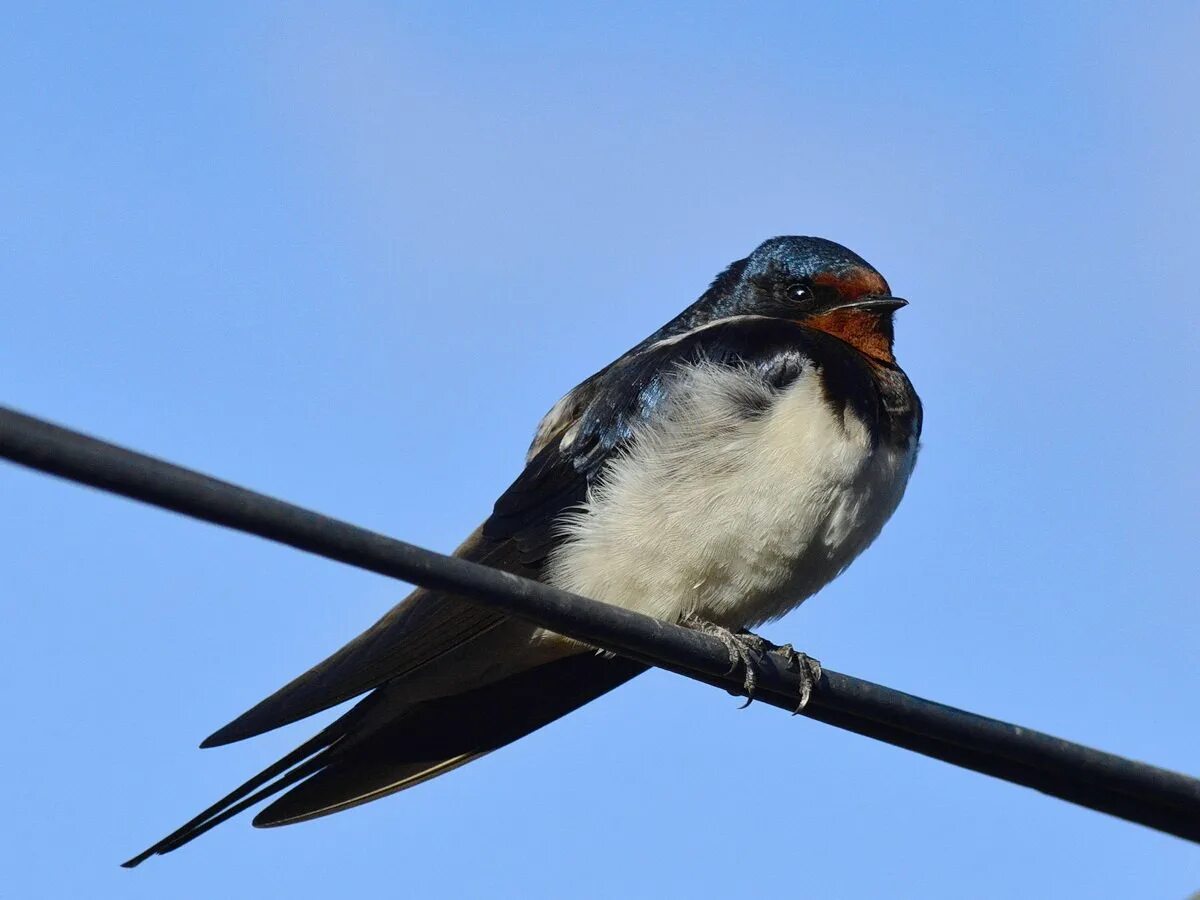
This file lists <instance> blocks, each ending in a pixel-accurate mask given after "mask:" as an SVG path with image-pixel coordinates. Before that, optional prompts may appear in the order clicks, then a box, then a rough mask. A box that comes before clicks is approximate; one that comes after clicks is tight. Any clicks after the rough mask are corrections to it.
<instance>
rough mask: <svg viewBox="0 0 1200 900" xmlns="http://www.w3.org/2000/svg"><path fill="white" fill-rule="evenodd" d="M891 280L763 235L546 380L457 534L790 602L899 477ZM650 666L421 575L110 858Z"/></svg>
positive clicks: (454, 756)
mask: <svg viewBox="0 0 1200 900" xmlns="http://www.w3.org/2000/svg"><path fill="white" fill-rule="evenodd" d="M905 303H906V301H904V300H901V299H900V298H898V297H894V296H892V293H891V290H890V289H889V288H888V284H887V282H886V281H885V280H884V279H883V277H882V276H881V275H880V274H879V273H878V272H877V271H876V270H875V269H874V268H872V267H871V266H870V265H869V264H868V263H867V262H866V261H865V260H863V259H862V258H861V257H859V256H858V255H856V254H854V253H852V252H851V251H850V250H847V249H846V248H845V247H842V246H840V245H839V244H835V243H833V242H831V241H827V240H823V239H821V238H813V237H777V238H772V239H771V240H768V241H766V242H764V243H763V244H761V245H760V246H759V247H758V248H757V249H755V250H754V252H753V253H751V254H750V255H749V256H747V257H746V258H745V259H741V260H738V261H737V262H735V263H733V264H732V265H730V266H729V267H728V268H727V269H725V270H724V271H723V272H722V273H721V274H720V275H718V276H717V278H716V280H715V281H713V283H712V284H711V286H710V287H709V288H708V290H706V291H705V292H704V293H703V294H702V295H701V297H700V299H698V300H697V301H696V302H695V303H693V304H692V305H691V306H689V307H688V308H687V309H685V310H684V311H683V312H682V313H680V314H679V315H678V316H676V317H675V318H674V319H672V320H671V321H670V322H668V323H667V324H666V325H664V326H663V327H662V328H660V329H659V330H658V331H656V332H654V334H652V335H650V336H649V337H648V338H646V339H645V340H644V341H642V342H641V343H640V344H638V345H637V346H635V347H634V348H633V349H631V350H630V351H628V352H627V353H625V354H624V355H622V356H621V357H619V358H618V359H617V360H616V361H615V362H613V363H611V364H610V365H608V366H606V367H605V368H603V369H601V370H600V371H599V372H597V373H596V374H595V375H592V376H591V377H590V378H588V379H586V380H585V381H584V382H582V383H581V384H580V385H579V386H578V387H576V388H575V389H574V390H572V391H570V392H569V393H568V394H566V396H564V397H563V398H562V399H561V400H559V401H558V402H557V403H556V404H554V406H553V407H552V408H551V409H550V411H549V412H548V413H547V414H546V416H545V418H543V419H542V421H541V423H540V424H539V425H538V427H537V432H536V434H535V436H534V439H533V444H532V446H531V447H530V448H529V452H528V455H527V457H526V465H525V468H524V470H523V471H522V472H521V474H520V475H519V476H518V477H517V479H516V481H514V482H513V484H512V486H511V487H509V488H508V490H506V491H505V492H504V493H503V494H502V495H501V497H500V499H499V500H497V501H496V504H495V508H494V511H493V512H492V514H491V516H490V517H489V518H488V519H487V521H486V522H484V523H483V525H482V526H480V527H479V528H478V529H477V530H476V531H475V532H474V534H472V535H471V536H470V537H469V538H467V540H466V541H465V542H464V543H463V544H462V546H461V547H459V548H458V550H457V551H456V554H457V555H458V556H460V557H463V558H464V559H469V560H472V561H474V562H478V563H482V564H484V565H488V566H493V567H496V568H499V569H503V570H506V571H508V572H513V573H516V574H517V575H521V576H524V577H526V578H534V579H538V580H540V581H543V582H546V583H549V584H552V585H555V586H556V587H559V588H563V589H565V590H568V591H572V592H574V593H577V594H581V595H583V596H586V597H592V598H594V599H596V600H601V601H604V602H607V603H612V604H614V605H616V606H621V607H625V608H627V609H631V610H636V611H637V612H641V613H645V614H647V615H650V616H655V617H657V618H659V619H663V620H666V621H669V622H675V623H696V622H701V623H705V627H711V628H716V629H718V630H722V631H725V630H732V629H745V628H751V627H754V626H757V625H761V624H762V623H764V622H767V621H769V620H771V619H775V618H777V617H779V616H781V615H783V614H784V613H786V612H788V611H789V610H791V609H793V608H795V607H796V606H797V605H798V604H800V603H801V602H802V601H803V600H805V599H806V598H807V597H809V596H811V595H812V594H814V593H815V592H816V591H818V590H820V588H822V587H823V586H824V585H825V584H827V583H828V582H829V581H830V580H831V579H833V578H834V577H835V576H837V575H838V574H839V573H840V572H841V571H842V570H843V569H845V568H846V566H848V565H849V564H850V563H851V562H852V561H853V560H854V558H855V557H857V556H858V555H859V554H860V553H861V552H862V551H863V550H864V549H865V548H866V547H867V545H868V544H870V543H871V541H872V540H874V538H875V537H876V535H878V534H879V531H880V529H881V528H882V527H883V524H884V522H886V521H887V519H888V518H889V517H890V516H891V514H892V512H893V511H894V510H895V508H896V505H897V504H898V503H899V502H900V498H901V496H902V495H903V493H904V490H905V487H906V486H907V483H908V480H909V476H910V474H911V472H912V469H913V464H914V463H915V461H916V455H917V446H918V439H919V436H920V431H921V403H920V400H919V399H918V398H917V395H916V393H915V392H914V390H913V388H912V385H911V384H910V382H909V380H908V378H907V376H906V375H905V374H904V372H903V371H902V370H901V369H900V367H899V366H898V365H897V364H896V360H895V357H894V356H893V354H892V341H893V330H892V316H893V313H894V312H895V311H896V310H897V309H899V308H900V307H902V306H904V305H905ZM644 668H645V667H644V666H643V665H641V664H638V663H635V662H631V661H629V660H626V659H622V658H620V657H615V656H612V655H611V654H605V653H599V652H597V651H596V650H595V649H594V648H590V647H587V646H585V645H583V644H580V643H577V642H575V641H572V640H569V639H567V638H565V637H562V636H560V635H557V634H554V633H551V632H547V631H545V630H544V629H542V628H539V627H537V626H535V625H531V624H529V623H526V622H523V621H520V620H518V619H514V618H511V617H508V616H506V615H504V614H502V613H499V612H495V611H493V610H489V609H486V608H484V607H480V606H476V605H473V604H471V603H468V602H466V601H464V600H461V599H457V598H455V597H453V596H448V595H447V594H445V593H444V592H440V591H429V590H424V589H417V590H415V591H413V593H412V594H410V595H409V596H408V598H407V599H405V600H404V601H403V602H402V603H400V604H399V605H398V606H396V607H395V608H393V609H392V610H391V611H390V612H388V613H387V614H386V615H385V616H384V617H383V618H382V619H380V620H379V621H378V622H376V623H375V624H374V625H372V626H371V627H370V628H369V629H367V630H366V631H365V632H363V633H362V634H361V635H359V636H358V637H357V638H355V639H354V640H352V641H351V642H350V643H349V644H347V645H346V646H345V647H343V648H342V649H341V650H338V651H337V652H336V653H334V654H333V655H332V656H330V657H329V658H328V659H326V660H325V661H324V662H322V663H320V664H318V665H317V666H315V667H314V668H312V669H310V670H309V671H308V672H306V673H305V674H303V675H301V676H300V677H298V678H296V679H295V680H294V681H292V682H291V683H290V684H288V685H286V686H285V687H283V688H281V689H280V690H278V691H276V692H275V693H274V694H272V695H271V696H270V697H268V698H267V699H265V700H263V701H262V702H261V703H259V704H258V705H257V706H255V707H254V708H252V709H250V710H249V711H248V712H246V713H244V714H242V715H241V716H239V717H238V718H236V719H235V720H234V721H232V722H230V723H229V724H228V725H226V726H225V727H224V728H221V729H220V730H219V731H217V732H216V733H214V734H213V735H212V736H211V737H209V738H208V739H207V740H206V741H204V743H203V744H202V745H201V746H204V747H213V746H217V745H221V744H228V743H231V742H233V741H240V740H243V739H244V738H248V737H252V736H254V735H258V734H261V733H263V732H266V731H269V730H271V729H274V728H279V727H281V726H283V725H287V724H289V723H291V722H295V721H297V720H298V719H302V718H305V717H306V716H310V715H312V714H314V713H317V712H320V711H322V710H325V709H328V708H330V707H332V706H335V705H336V704H339V703H341V702H343V701H345V700H349V699H351V698H354V697H358V696H360V695H363V694H365V695H366V696H365V697H363V698H362V699H361V700H360V701H359V702H358V704H357V705H355V706H354V707H352V708H351V709H350V711H349V712H347V713H345V714H343V715H342V716H341V717H340V718H338V719H337V720H335V721H334V722H333V723H332V724H330V725H329V726H327V727H326V728H325V729H323V730H322V731H321V732H320V733H319V734H317V735H316V736H315V737H313V738H312V739H310V740H309V741H307V742H305V743H304V744H302V745H301V746H300V747H298V748H296V750H294V751H293V752H292V753H289V754H288V755H287V756H285V757H283V758H282V759H281V760H279V761H278V762H276V763H275V764H274V765H272V766H270V767H269V768H267V769H266V770H264V771H263V772H261V773H259V774H258V775H256V776H255V777H254V778H252V779H251V780H249V781H247V782H246V783H245V784H243V785H242V786H241V787H239V788H237V790H235V791H233V793H231V794H229V795H228V796H226V797H224V798H222V799H221V800H219V801H218V802H217V803H215V804H214V805H213V806H211V807H209V808H208V809H206V810H205V811H204V812H202V813H201V814H200V815H199V816H197V817H196V818H194V819H192V820H191V821H190V822H188V823H187V824H186V825H184V826H183V827H182V828H180V829H178V830H177V831H175V832H174V833H172V834H170V835H168V836H167V837H166V838H164V839H163V840H162V841H160V842H159V843H157V844H155V845H154V846H152V847H150V848H149V849H148V850H146V851H145V852H144V853H142V854H140V855H138V856H136V857H134V858H133V859H131V860H129V861H128V862H127V863H125V865H126V866H134V865H137V864H138V863H140V862H142V861H143V860H145V859H147V858H148V857H149V856H151V855H154V854H159V853H167V852H170V851H171V850H174V849H176V848H178V847H180V846H182V845H183V844H186V843H187V842H189V841H191V840H192V839H193V838H195V837H197V836H198V835H200V834H202V833H203V832H205V831H207V830H208V829H209V828H212V827H213V826H214V825H216V824H219V823H220V822H222V821H224V820H225V819H227V818H229V817H230V816H232V815H234V814H236V813H238V812H240V811H242V810H243V809H246V808H247V807H249V806H252V805H254V804H257V803H258V802H259V801H262V800H265V799H267V798H268V797H273V796H275V795H277V794H279V793H280V792H282V791H284V790H287V789H290V790H287V792H286V793H284V794H283V795H282V796H279V797H277V798H276V799H274V801H273V802H272V803H270V805H268V806H267V807H266V808H265V809H263V810H262V811H261V812H259V814H258V816H257V818H255V819H254V824H255V825H257V826H275V825H286V824H290V823H293V822H302V821H305V820H307V819H313V818H316V817H318V816H324V815H327V814H329V813H333V812H337V811H339V810H343V809H347V808H349V807H352V806H356V805H358V804H361V803H366V802H369V801H371V800H375V799H377V798H379V797H383V796H386V795H388V794H392V793H395V792H397V791H400V790H403V789H405V788H408V787H412V786H413V785H415V784H419V783H420V782H422V781H426V780H428V779H430V778H433V777H436V776H438V775H441V774H443V773H445V772H448V771H449V770H451V769H453V768H456V767H458V766H461V765H463V764H464V763H467V762H470V761H471V760H473V759H476V758H477V757H479V756H482V755H484V754H485V753H488V752H490V751H492V750H495V749H497V748H498V747H501V746H503V745H505V744H507V743H509V742H511V741H514V740H516V739H517V738H520V737H523V736H524V735H526V734H529V733H530V732H532V731H534V730H535V729H537V728H540V727H541V726H543V725H546V724H547V723H549V722H552V721H554V720H555V719H557V718H559V717H560V716H563V715H565V714H567V713H569V712H571V711H572V710H574V709H576V708H578V707H580V706H582V705H583V704H584V703H587V702H589V701H590V700H594V699H595V698H597V697H599V696H600V695H602V694H604V693H606V692H607V691H609V690H612V689H613V688H615V687H617V686H618V685H620V684H623V683H624V682H626V681H628V680H629V679H630V678H632V677H634V676H635V675H637V674H639V673H641V672H642V671H643V670H644Z"/></svg>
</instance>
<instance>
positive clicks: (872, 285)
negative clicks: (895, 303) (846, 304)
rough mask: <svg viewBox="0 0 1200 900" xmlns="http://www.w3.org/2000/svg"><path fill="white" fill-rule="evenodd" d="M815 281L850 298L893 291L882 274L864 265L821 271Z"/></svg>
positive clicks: (814, 277) (815, 276)
mask: <svg viewBox="0 0 1200 900" xmlns="http://www.w3.org/2000/svg"><path fill="white" fill-rule="evenodd" d="M813 283H814V284H820V285H824V286H825V287H831V288H834V289H836V290H837V292H838V293H839V294H840V295H841V296H843V297H845V298H846V299H848V300H850V299H853V298H855V297H868V296H872V295H875V294H889V293H891V291H890V290H889V288H888V284H887V282H886V281H884V280H883V276H882V275H880V274H879V273H878V272H876V271H875V270H873V269H864V268H863V267H862V266H855V267H854V268H851V269H843V270H842V271H841V272H819V273H818V274H816V275H814V276H813Z"/></svg>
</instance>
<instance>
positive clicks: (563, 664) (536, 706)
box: [122, 653, 646, 868]
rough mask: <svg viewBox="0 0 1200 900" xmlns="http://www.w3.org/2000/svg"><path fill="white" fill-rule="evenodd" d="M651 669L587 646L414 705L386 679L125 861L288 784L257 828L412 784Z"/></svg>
mask: <svg viewBox="0 0 1200 900" xmlns="http://www.w3.org/2000/svg"><path fill="white" fill-rule="evenodd" d="M645 668H646V667H645V666H643V665H641V664H639V663H635V662H631V661H629V660H626V659H622V658H619V657H617V658H610V657H605V656H598V655H594V654H590V653H583V654H579V655H576V656H570V657H566V658H563V659H557V660H554V661H553V662H549V663H545V664H543V665H541V666H537V667H536V668H533V669H530V670H528V671H525V672H521V673H519V674H517V675H513V676H510V677H509V678H506V679H504V680H502V681H498V682H495V683H493V684H490V685H487V686H485V687H482V688H478V689H476V690H473V691H468V692H466V693H463V694H456V695H452V696H449V697H443V698H440V699H438V700H430V701H425V702H422V703H418V704H415V705H397V703H395V702H389V701H390V700H392V698H391V696H390V694H389V692H388V689H387V687H386V686H384V687H382V688H379V689H377V690H376V691H375V692H374V693H372V694H370V695H368V696H367V697H366V698H364V699H363V700H362V701H361V702H359V703H358V704H357V705H356V706H355V707H354V708H353V709H351V710H350V711H349V712H347V713H346V714H345V715H343V716H342V717H340V718H339V719H337V720H336V721H334V722H333V723H332V724H330V725H329V726H328V727H326V728H325V729H324V730H322V731H321V732H320V733H319V734H317V735H316V736H314V737H313V738H311V739H310V740H308V741H306V742H305V743H303V744H301V745H300V746H299V747H297V748H296V749H295V750H293V751H292V752H291V753H289V754H287V755H286V756H284V757H283V758H282V759H280V760H279V761H278V762H276V763H274V764H273V765H271V766H269V767H267V768H266V769H264V770H263V771H262V772H260V773H258V774H257V775H255V776H254V777H253V778H251V779H250V780H249V781H247V782H245V783H244V784H242V785H240V786H239V787H238V788H237V789H235V790H234V791H232V792H231V793H229V794H227V795H226V796H224V797H222V798H221V799H220V800H218V801H217V802H216V803H214V804H213V805H212V806H210V807H208V809H206V810H204V811H203V812H201V813H200V814H199V815H197V816H195V817H194V818H192V819H191V820H190V821H188V822H187V823H185V824H184V825H182V826H181V827H180V828H178V829H176V830H175V831H173V832H172V833H171V834H169V835H167V836H166V837H165V838H163V839H162V840H161V841H159V842H158V843H156V844H154V845H153V846H152V847H149V848H147V849H146V850H145V851H143V852H142V853H140V854H138V855H137V856H135V857H133V858H132V859H129V860H127V861H126V862H124V863H122V865H123V866H125V867H126V868H132V867H134V866H137V865H139V864H141V863H142V862H145V861H146V860H147V859H149V858H150V857H151V856H155V855H159V854H163V853H170V852H171V851H172V850H177V849H178V848H180V847H182V846H183V845H184V844H187V843H189V842H190V841H192V840H195V839H196V838H197V837H199V836H200V835H202V834H204V833H205V832H206V831H208V830H209V829H211V828H214V827H216V826H217V825H219V824H221V823H222V822H224V821H225V820H227V819H229V818H231V817H233V816H235V815H237V814H238V813H240V812H242V811H243V810H245V809H248V808H249V807H251V806H254V805H255V804H257V803H259V802H261V801H262V800H265V799H267V798H268V797H272V796H274V795H276V794H278V793H279V792H280V791H283V790H285V789H287V788H291V790H289V791H288V792H287V793H286V794H284V795H283V796H282V797H280V798H279V799H278V800H276V801H275V802H274V803H272V804H270V805H269V806H267V807H266V808H265V809H264V810H263V811H262V812H261V813H259V815H258V816H257V817H256V818H255V819H254V824H255V825H256V826H259V827H273V826H277V825H288V824H292V823H294V822H303V821H306V820H308V819H315V818H318V817H320V816H324V815H328V814H329V813H333V812H337V811H339V810H343V809H348V808H350V807H352V806H358V805H360V804H362V803H367V802H370V801H371V800H376V799H378V798H380V797H384V796H387V795H388V794H392V793H395V792H397V791H401V790H404V789H405V788H409V787H412V786H414V785H416V784H419V783H421V782H422V781H427V780H429V779H430V778H434V777H436V776H438V775H442V774H444V773H446V772H449V771H450V770H452V769H455V768H457V767H458V766H461V765H464V764H465V763H468V762H470V761H471V760H473V759H476V758H478V757H480V756H482V755H484V754H485V753H489V752H491V751H492V750H495V749H498V748H499V747H502V746H504V745H505V744H508V743H510V742H512V741H514V740H516V739H517V738H520V737H523V736H524V735H526V734H529V733H530V732H532V731H535V730H536V729H538V728H541V727H542V726H543V725H547V724H549V723H550V722H552V721H554V720H555V719H558V718H560V717H561V716H564V715H566V714H567V713H569V712H571V711H572V710H574V709H577V708H578V707H580V706H582V705H583V704H585V703H587V702H589V701H590V700H594V699H595V698H597V697H599V696H600V695H602V694H605V693H607V692H608V691H610V690H612V689H613V688H615V687H618V686H619V685H621V684H624V683H625V682H626V681H628V680H629V679H631V678H633V677H634V676H635V675H638V674H640V673H641V672H643V671H645ZM297 782H299V783H298V784H297Z"/></svg>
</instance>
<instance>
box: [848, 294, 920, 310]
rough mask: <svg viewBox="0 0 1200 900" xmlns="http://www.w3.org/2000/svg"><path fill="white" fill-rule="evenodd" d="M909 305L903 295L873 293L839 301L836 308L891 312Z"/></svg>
mask: <svg viewBox="0 0 1200 900" xmlns="http://www.w3.org/2000/svg"><path fill="white" fill-rule="evenodd" d="M905 306H908V301H907V300H905V299H904V298H903V297H893V296H891V295H890V294H873V295H871V296H868V297H858V298H857V299H855V300H850V301H849V302H847V303H839V304H837V305H836V306H834V309H861V310H863V311H865V312H877V313H889V312H895V311H896V310H898V309H901V308H903V307H905Z"/></svg>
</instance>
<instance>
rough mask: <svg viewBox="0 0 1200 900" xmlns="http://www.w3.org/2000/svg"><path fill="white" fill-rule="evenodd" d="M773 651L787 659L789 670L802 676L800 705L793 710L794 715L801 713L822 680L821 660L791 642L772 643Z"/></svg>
mask: <svg viewBox="0 0 1200 900" xmlns="http://www.w3.org/2000/svg"><path fill="white" fill-rule="evenodd" d="M771 652H772V653H778V654H779V655H780V656H782V657H783V658H784V660H786V661H787V668H788V671H789V672H795V673H796V674H797V675H798V676H799V678H800V705H799V706H797V707H796V708H795V709H794V710H792V715H794V716H796V715H799V714H800V713H801V712H803V711H804V707H806V706H808V701H809V700H810V699H812V692H813V689H814V688H815V687H816V686H817V684H818V683H819V682H820V680H821V661H820V660H819V659H813V658H812V657H811V656H809V655H808V654H807V653H801V652H800V651H799V650H797V649H796V648H795V647H793V646H792V645H791V644H784V645H783V646H782V647H777V646H775V645H774V644H772V645H771Z"/></svg>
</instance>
